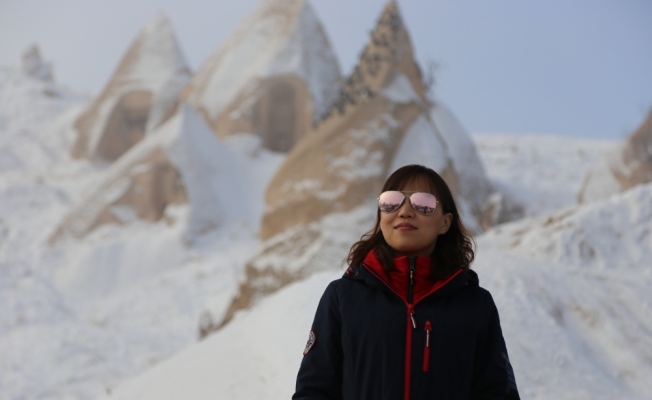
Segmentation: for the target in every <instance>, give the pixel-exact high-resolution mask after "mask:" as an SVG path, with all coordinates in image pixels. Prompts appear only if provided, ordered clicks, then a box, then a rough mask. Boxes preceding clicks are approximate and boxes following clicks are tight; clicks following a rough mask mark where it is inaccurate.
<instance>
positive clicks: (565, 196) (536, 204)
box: [472, 133, 616, 216]
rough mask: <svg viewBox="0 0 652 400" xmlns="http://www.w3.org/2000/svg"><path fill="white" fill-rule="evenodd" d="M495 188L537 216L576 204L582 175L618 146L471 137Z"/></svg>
mask: <svg viewBox="0 0 652 400" xmlns="http://www.w3.org/2000/svg"><path fill="white" fill-rule="evenodd" d="M472 137H473V140H474V141H475V142H476V146H477V149H478V152H479V154H480V158H481V160H482V163H483V164H484V166H485V170H486V173H487V175H488V177H489V180H490V182H491V184H492V186H493V187H494V188H496V189H497V190H498V192H500V193H502V194H503V195H505V196H506V197H508V198H509V199H510V200H511V201H513V202H515V203H517V204H518V205H520V206H521V207H522V208H523V211H524V214H525V215H526V216H530V215H538V214H543V213H546V212H550V211H552V210H555V209H558V208H562V207H565V206H568V205H571V204H574V203H576V202H577V197H578V195H579V192H580V189H581V186H582V182H583V181H584V178H585V176H586V174H587V173H588V172H589V171H590V169H591V168H592V167H593V165H594V163H595V162H596V161H598V160H599V159H600V157H601V156H602V154H603V153H604V152H605V151H607V150H609V149H611V148H612V147H613V146H615V145H616V142H614V141H613V140H608V139H584V138H574V137H563V136H555V135H536V134H497V133H485V134H473V135H472Z"/></svg>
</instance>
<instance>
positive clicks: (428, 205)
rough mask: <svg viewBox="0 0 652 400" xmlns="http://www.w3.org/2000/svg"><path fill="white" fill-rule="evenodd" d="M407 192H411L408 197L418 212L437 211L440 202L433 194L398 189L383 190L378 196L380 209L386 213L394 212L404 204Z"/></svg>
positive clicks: (423, 213)
mask: <svg viewBox="0 0 652 400" xmlns="http://www.w3.org/2000/svg"><path fill="white" fill-rule="evenodd" d="M406 193H411V194H410V195H409V196H407V198H408V199H409V200H408V201H409V202H410V205H411V206H412V208H413V209H414V211H416V212H417V213H419V214H421V215H431V214H432V213H434V212H435V208H437V203H439V202H438V201H437V199H436V198H435V196H434V195H433V194H430V193H424V192H399V191H398V190H389V191H387V192H382V193H381V194H380V197H378V209H379V210H380V211H382V212H384V213H386V214H390V213H393V212H394V211H396V210H398V209H399V208H401V206H402V205H403V202H404V201H405V197H406Z"/></svg>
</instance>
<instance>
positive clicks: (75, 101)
mask: <svg viewBox="0 0 652 400" xmlns="http://www.w3.org/2000/svg"><path fill="white" fill-rule="evenodd" d="M86 100H87V99H86V98H85V97H83V96H80V95H78V94H76V93H74V92H73V91H71V90H69V89H67V88H65V87H63V86H61V85H59V84H57V83H55V82H51V81H50V82H48V81H43V80H40V79H38V78H34V77H31V76H29V75H27V74H25V73H24V72H22V71H20V70H19V69H16V68H8V67H0V354H2V357H0V392H1V393H2V395H0V397H2V398H7V399H23V398H28V399H29V398H44V399H45V398H77V399H92V398H99V397H101V396H105V395H107V393H111V396H110V397H109V398H120V399H136V398H138V399H148V398H151V399H166V398H170V399H171V398H193V399H194V398H196V399H202V398H229V399H236V400H237V399H251V398H265V399H276V398H278V399H281V398H289V397H290V395H291V393H292V392H293V389H294V381H295V378H296V373H297V371H298V367H299V364H300V362H301V357H302V355H301V353H302V350H303V348H304V345H305V341H306V339H307V335H308V331H309V329H310V324H311V321H312V318H313V315H314V312H315V309H316V305H317V302H318V300H319V298H320V296H321V294H322V293H323V290H324V288H325V287H326V286H327V284H328V283H329V282H330V281H332V280H333V279H337V278H338V277H339V276H341V274H342V272H343V268H342V260H343V259H344V257H345V256H346V253H347V251H348V248H349V246H350V245H351V244H352V243H353V242H354V241H355V240H357V239H358V238H359V237H360V235H361V234H362V233H363V232H364V231H366V230H368V229H369V228H371V226H372V225H373V222H374V218H375V212H376V211H375V210H376V209H375V206H374V204H371V203H369V204H363V205H360V206H359V207H358V208H355V209H353V210H352V211H350V212H347V213H336V214H332V215H328V216H326V217H324V218H323V219H322V220H320V221H318V222H316V223H313V224H308V225H306V226H303V227H300V228H297V229H295V230H288V231H287V232H284V233H283V234H280V235H278V236H277V237H275V238H273V239H274V240H272V241H269V242H267V243H265V244H261V243H260V241H259V239H258V228H259V223H260V218H261V216H262V212H263V208H264V200H263V198H264V192H265V188H266V186H267V183H268V182H269V179H270V178H271V176H272V175H273V174H274V172H275V171H276V169H277V168H278V167H279V165H280V163H281V162H282V161H283V156H282V155H278V154H274V153H270V152H268V151H266V150H265V149H263V148H261V146H260V142H259V139H258V138H256V137H255V136H252V135H246V134H243V135H235V136H233V137H230V138H229V139H228V140H225V141H218V140H217V139H216V138H215V136H214V135H213V134H212V133H210V130H209V128H208V127H207V126H206V125H205V124H204V122H203V121H202V119H201V118H199V117H198V116H197V115H196V113H195V111H194V110H193V109H191V108H190V107H188V106H187V105H183V106H182V107H181V111H180V113H179V114H178V115H177V116H176V117H174V118H172V119H170V120H169V121H168V122H167V123H166V124H164V125H163V126H161V127H159V128H157V129H155V130H153V131H151V132H150V133H149V134H148V136H147V138H146V139H144V140H143V141H141V142H140V143H139V144H138V145H136V146H134V147H133V148H132V149H130V150H129V151H128V152H127V153H125V154H124V155H123V157H121V158H120V159H119V160H118V161H116V162H115V163H113V164H112V165H110V166H107V165H103V164H101V163H93V162H90V161H87V160H86V161H73V160H71V159H70V157H69V156H68V154H69V149H70V147H71V145H72V143H73V140H74V131H73V130H72V127H71V125H72V123H73V121H74V120H75V118H76V117H77V115H78V114H79V112H80V110H81V108H82V106H83V105H84V104H83V103H84V102H85V101H86ZM435 110H436V109H435ZM441 110H442V109H441V108H440V110H439V111H441ZM434 112H435V111H433V113H434ZM447 118H448V117H446V116H445V115H444V116H442V115H436V114H432V113H431V119H432V121H431V123H432V124H434V128H432V126H431V128H430V129H436V131H437V132H438V133H439V134H440V135H441V137H442V138H444V139H442V140H443V141H444V142H445V144H446V147H445V148H446V151H447V152H449V154H450V157H451V158H452V162H453V164H454V166H455V168H456V170H457V169H459V171H458V172H459V173H460V176H468V175H465V174H469V173H471V172H470V171H466V170H465V168H463V167H462V166H468V165H472V164H473V163H476V162H477V160H476V161H473V157H474V156H473V155H472V154H471V153H469V151H468V149H470V147H469V142H468V141H467V139H465V137H464V136H463V135H459V134H456V133H455V132H459V129H460V128H459V127H457V128H456V127H455V124H454V123H455V121H453V122H450V121H451V120H450V119H447ZM446 121H448V122H446ZM426 122H427V119H422V120H420V121H418V123H419V124H426ZM384 123H385V124H386V125H387V126H389V127H385V126H384V125H382V124H380V123H379V124H380V125H378V126H376V125H374V126H369V127H365V129H360V130H357V131H354V132H353V134H354V135H357V136H355V137H353V139H354V142H355V141H363V142H364V141H365V140H371V141H372V142H374V143H375V142H376V141H377V142H378V143H379V144H383V143H384V140H385V139H384V135H385V134H386V132H387V129H391V128H392V126H391V125H392V124H391V123H392V121H384ZM447 123H450V124H451V125H446V124H447ZM381 125H382V126H381ZM415 129H416V128H415ZM369 133H373V135H369ZM419 135H420V134H419V133H418V132H416V133H414V132H412V133H409V132H408V134H407V135H406V137H408V136H409V137H412V136H415V137H416V139H409V140H406V141H405V143H404V144H403V145H404V146H405V148H406V149H405V150H404V152H405V153H406V154H407V152H408V150H409V148H411V149H412V151H413V152H416V151H417V150H419V151H421V149H419V146H418V143H420V142H419V140H421V139H423V138H421V139H420V136H419ZM432 138H436V136H434V135H431V136H430V139H427V138H426V139H424V140H426V141H427V142H426V143H428V145H431V144H432V143H431V142H432V140H433V139H432ZM451 138H452V139H451ZM417 139H419V140H417ZM472 140H473V142H474V143H475V144H476V146H477V149H478V154H479V157H480V159H481V160H482V164H483V165H484V171H486V175H487V176H488V177H489V180H490V181H491V184H492V185H494V186H495V187H497V188H498V189H499V190H500V193H499V194H504V195H505V196H509V197H511V198H513V199H515V201H518V202H519V203H520V204H521V205H522V206H523V209H524V211H525V215H526V218H525V219H523V220H520V221H515V222H513V223H510V224H505V225H501V226H498V227H495V228H493V229H491V230H489V231H487V232H486V233H485V234H483V235H480V236H478V237H477V238H476V239H477V243H478V252H477V258H476V261H475V263H474V269H475V270H476V271H478V273H479V275H480V279H481V285H482V286H483V287H485V288H487V289H488V290H490V291H491V293H492V294H493V297H494V299H495V301H496V303H497V305H498V309H499V310H500V316H501V322H502V326H503V331H504V335H505V338H506V341H507V346H508V349H509V352H510V359H511V361H512V364H513V366H514V369H515V373H516V379H517V383H518V385H519V389H520V391H521V395H522V397H523V398H532V399H549V398H554V399H577V398H591V399H613V398H628V399H646V398H649V393H651V392H652V365H651V364H650V360H652V350H651V349H652V335H651V334H650V332H652V294H651V291H650V290H649V288H650V287H651V286H652V269H651V267H650V263H649V261H648V260H650V259H652V231H651V229H652V228H651V227H652V223H651V222H652V206H651V205H652V201H651V200H652V186H651V185H649V184H648V185H645V186H639V187H635V188H633V189H631V190H629V191H627V192H624V193H617V194H614V195H612V196H611V197H608V198H605V199H603V200H599V201H594V202H591V203H586V204H576V199H577V195H578V193H579V190H580V188H581V185H582V182H583V181H584V177H585V174H586V173H587V172H588V171H589V170H590V169H591V167H592V165H593V163H594V162H595V161H596V160H598V159H599V158H600V157H601V155H602V153H603V152H605V151H608V150H609V149H612V148H613V147H614V146H615V144H614V142H611V141H606V140H595V139H578V138H564V137H556V136H551V135H546V136H543V135H507V134H500V135H498V134H491V135H490V134H483V135H478V134H476V135H473V136H472ZM356 143H357V142H356ZM156 146H162V148H164V149H165V150H166V151H169V152H170V153H169V156H170V159H171V160H172V162H173V164H174V165H175V166H176V167H177V168H178V169H179V171H180V173H181V175H182V178H183V179H184V184H186V185H187V190H188V194H189V203H188V204H182V205H175V206H168V207H167V208H166V211H165V213H166V218H164V219H162V220H161V221H159V222H146V221H141V220H138V219H137V218H134V215H133V210H130V209H129V208H124V207H123V208H114V209H113V210H112V212H114V213H115V214H116V215H119V216H120V218H122V219H123V220H124V221H127V222H126V223H125V224H124V225H122V226H119V225H103V226H101V227H99V228H97V229H96V230H94V231H92V232H91V233H90V234H88V235H87V236H85V237H83V238H81V239H76V240H70V241H63V242H61V243H59V244H57V245H55V246H50V245H48V243H47V240H48V238H49V237H50V235H51V233H52V232H53V231H54V230H55V229H56V227H57V226H58V224H59V223H60V222H61V221H62V220H63V219H64V217H65V216H66V215H67V214H68V213H69V212H71V210H73V209H75V208H76V207H77V206H78V205H79V204H82V203H84V202H85V201H86V199H88V198H89V196H92V194H93V193H95V191H96V190H97V188H98V185H101V184H102V183H103V182H106V181H111V182H113V180H112V179H115V182H116V186H115V187H114V188H113V189H115V190H107V191H105V192H102V195H103V196H106V197H102V198H100V200H101V201H102V202H103V204H107V202H108V203H110V199H111V198H112V196H116V195H118V194H119V193H121V190H124V188H123V186H124V181H120V179H118V178H120V177H121V176H122V175H121V174H122V173H124V172H125V171H138V170H139V168H140V169H141V170H140V171H141V172H142V168H146V166H141V164H142V163H140V162H139V161H140V160H142V158H141V157H142V156H143V154H145V153H146V151H148V150H151V149H152V148H154V147H156ZM415 147H416V148H415ZM439 148H440V147H437V149H439ZM441 148H442V149H443V148H444V147H443V146H442V147H441ZM465 149H466V150H465ZM400 151H403V150H397V154H398V153H400ZM442 151H443V150H442ZM350 156H351V158H350V159H345V158H343V159H342V160H340V162H339V163H338V164H337V165H338V168H340V169H338V171H340V170H341V172H342V174H341V176H343V177H351V176H352V175H350V174H353V173H354V172H355V167H356V165H357V163H360V165H363V166H365V167H364V168H363V169H362V170H361V173H363V174H377V173H378V171H379V170H383V169H382V168H380V167H379V165H378V163H377V160H376V159H375V158H374V156H373V154H366V153H365V154H361V153H360V154H359V153H351V155H350ZM464 157H467V159H468V160H470V161H466V162H460V161H458V160H464V159H465V158H464ZM468 157H470V158H468ZM195 161H196V162H195ZM127 166H128V167H129V168H127ZM132 168H133V169H132ZM476 172H477V170H476V171H475V172H473V173H476ZM352 177H353V178H355V176H352ZM300 185H304V186H302V187H301V190H319V187H315V186H314V182H313V183H311V182H301V183H300ZM116 193H117V194H116ZM322 195H324V196H328V195H332V193H322ZM218 204H219V207H218V206H217V205H218ZM193 212H194V213H195V214H193ZM193 215H194V217H193ZM194 218H201V219H202V220H204V218H207V219H209V220H210V221H212V222H214V224H212V225H211V227H214V229H211V230H205V229H204V227H205V226H204V225H201V224H200V225H195V222H194V221H196V219H194ZM297 245H301V246H303V247H304V250H305V251H302V252H300V253H299V252H297ZM266 246H269V247H273V246H276V247H278V248H285V249H287V251H285V252H281V253H279V252H274V253H273V254H275V255H274V256H273V257H272V256H271V254H272V253H271V252H270V253H267V252H266V250H267V249H268V248H269V247H266ZM293 251H294V252H293ZM279 254H282V256H279ZM266 255H269V257H266ZM299 255H301V257H299ZM252 256H255V258H256V260H257V262H256V264H255V265H252V267H253V268H259V269H260V270H264V269H265V268H272V269H279V270H280V269H283V270H287V271H292V272H297V273H301V274H304V275H303V276H305V280H303V281H300V282H295V283H293V284H291V285H289V286H286V287H284V288H282V289H281V290H279V291H278V292H276V293H275V294H273V295H270V296H268V297H264V298H261V299H258V301H257V302H255V306H254V307H253V308H251V309H248V310H243V311H241V312H239V313H238V314H236V315H235V317H234V319H233V320H232V321H231V322H230V323H229V324H228V325H226V326H225V327H224V328H223V329H221V330H220V331H217V332H216V333H214V334H213V335H211V336H209V337H208V338H206V339H205V340H204V341H201V342H198V336H199V335H198V330H199V322H200V320H202V319H203V318H205V317H206V318H208V319H209V320H210V321H220V320H221V319H222V317H223V315H224V313H225V311H226V309H227V307H228V306H229V304H230V302H231V301H232V299H233V297H234V296H235V295H236V293H237V289H238V286H239V285H240V283H241V281H242V279H243V277H244V269H245V265H246V264H247V263H248V262H250V260H251V259H252Z"/></svg>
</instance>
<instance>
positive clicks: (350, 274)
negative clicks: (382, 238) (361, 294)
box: [343, 256, 479, 304]
mask: <svg viewBox="0 0 652 400" xmlns="http://www.w3.org/2000/svg"><path fill="white" fill-rule="evenodd" d="M368 257H369V256H368ZM368 257H367V258H368ZM367 258H365V261H364V262H363V264H362V265H359V266H357V267H355V268H354V267H352V266H350V267H349V268H348V269H347V270H346V272H345V273H344V276H343V277H344V278H348V279H353V280H360V281H364V282H365V283H366V284H367V285H368V286H370V287H374V288H378V289H380V290H384V291H386V292H389V293H394V294H395V295H397V296H398V297H400V298H401V299H402V300H403V301H404V302H406V298H405V297H404V296H402V293H397V291H396V290H394V289H393V288H392V286H391V284H390V282H389V279H388V278H387V274H386V273H385V271H384V270H383V269H382V266H381V265H380V263H378V265H376V266H374V265H373V263H371V262H369V263H368V262H367V261H368V260H367ZM421 258H422V259H423V260H418V259H417V266H421V267H422V265H421V264H422V263H427V264H428V266H429V263H430V259H429V258H426V257H421ZM374 259H375V257H374ZM398 260H400V259H398ZM378 268H380V269H378ZM467 286H479V278H478V274H476V273H475V271H472V270H466V271H464V270H461V269H460V270H458V271H457V272H455V273H454V274H452V275H451V276H449V277H448V278H447V279H444V280H442V281H438V282H435V283H434V284H433V287H432V289H433V290H430V291H428V292H427V293H425V294H424V295H423V296H422V297H420V298H415V299H414V304H416V303H418V302H420V301H421V300H423V299H425V298H427V297H431V296H433V297H445V296H450V295H452V294H454V293H457V292H458V291H460V290H462V289H464V288H465V287H467Z"/></svg>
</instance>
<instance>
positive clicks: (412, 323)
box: [403, 257, 417, 400]
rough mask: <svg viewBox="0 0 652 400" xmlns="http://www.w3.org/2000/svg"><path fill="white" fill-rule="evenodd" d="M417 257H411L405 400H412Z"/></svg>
mask: <svg viewBox="0 0 652 400" xmlns="http://www.w3.org/2000/svg"><path fill="white" fill-rule="evenodd" d="M416 261H417V258H416V257H409V258H408V262H409V264H410V280H409V282H408V298H407V300H408V304H407V306H408V321H407V336H406V341H405V388H404V392H403V399H404V400H410V373H411V371H410V370H411V367H412V329H417V321H416V319H415V318H414V306H413V305H412V300H413V297H414V269H415V268H416Z"/></svg>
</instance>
